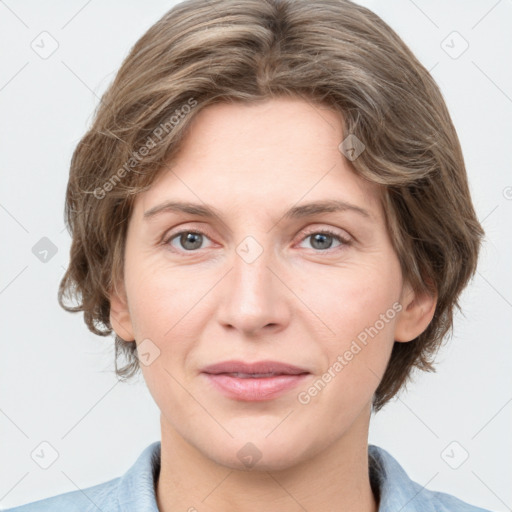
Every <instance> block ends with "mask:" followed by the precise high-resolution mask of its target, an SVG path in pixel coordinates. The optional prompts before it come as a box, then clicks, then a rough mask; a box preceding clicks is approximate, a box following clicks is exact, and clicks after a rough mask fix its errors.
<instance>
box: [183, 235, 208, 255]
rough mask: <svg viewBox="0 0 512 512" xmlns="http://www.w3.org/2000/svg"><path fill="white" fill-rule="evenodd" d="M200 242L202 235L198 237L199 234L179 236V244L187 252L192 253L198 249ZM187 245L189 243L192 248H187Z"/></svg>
mask: <svg viewBox="0 0 512 512" xmlns="http://www.w3.org/2000/svg"><path fill="white" fill-rule="evenodd" d="M202 241H203V239H202V235H200V234H199V233H183V234H182V235H181V236H180V243H181V245H182V247H183V248H185V249H187V250H188V251H192V250H194V249H198V248H199V247H201V243H202ZM188 243H191V244H192V247H190V246H189V245H188V246H187V244H188Z"/></svg>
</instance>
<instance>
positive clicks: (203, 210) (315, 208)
mask: <svg viewBox="0 0 512 512" xmlns="http://www.w3.org/2000/svg"><path fill="white" fill-rule="evenodd" d="M345 211H351V212H354V213H357V214H358V215H360V216H362V217H365V218H368V219H370V218H371V217H372V216H371V215H370V213H369V212H368V211H367V210H365V209H364V208H361V207H360V206H357V205H355V204H351V203H348V202H346V201H342V200H339V199H325V200H323V201H314V202H310V203H306V204H302V205H299V206H293V207H292V208H290V209H289V210H287V211H286V212H284V214H283V215H282V216H281V218H284V219H288V220H289V219H300V218H304V217H310V216H313V215H319V214H323V213H333V212H345ZM167 212H181V213H187V214H189V215H197V216H200V217H205V218H210V219H217V220H218V221H220V222H223V220H222V214H221V212H220V211H219V210H217V209H216V208H214V207H212V206H207V205H201V204H195V203H189V202H182V201H165V202H164V203H161V204H159V205H156V206H154V207H153V208H150V209H149V210H147V211H146V212H144V220H145V221H148V220H150V219H152V218H154V217H156V216H157V215H161V214H163V213H167Z"/></svg>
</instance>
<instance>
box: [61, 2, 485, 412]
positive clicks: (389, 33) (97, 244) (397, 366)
mask: <svg viewBox="0 0 512 512" xmlns="http://www.w3.org/2000/svg"><path fill="white" fill-rule="evenodd" d="M283 96H286V97H299V98H303V99H305V100H306V101H311V102H314V103H318V104H322V105H327V106H329V107H330V108H332V109H335V110H336V111H338V112H339V113H340V114H341V115H342V121H343V128H344V134H345V135H348V134H353V135H354V136H356V137H357V139H359V140H360V141H361V142H362V143H363V144H364V146H365V149H364V151H363V152H362V153H361V154H360V155H359V156H358V157H357V158H356V159H354V160H353V161H351V162H350V164H351V165H352V168H353V169H354V171H355V172H356V173H357V174H358V175H359V176H361V177H363V178H365V179H367V180H370V181H371V182H374V183H377V184H380V185H382V187H381V188H382V189H383V202H384V208H385V212H386V220H387V224H388V229H389V232H390V235H391V238H392V241H393V245H394V248H395V250H396V253H397V255H398V258H399V261H400V265H401V268H402V273H403V275H404V278H405V279H407V280H408V281H409V282H410V283H411V285H412V286H413V287H414V289H415V290H417V291H419V292H422V291H423V292H424V291H427V292H429V293H435V294H437V305H436V310H435V313H434V317H433V319H432V321H431V322H430V324H429V326H428V327H427V329H426V330H425V331H424V332H423V333H422V334H421V335H420V336H418V337H417V338H416V339H415V340H413V341H411V342H409V343H399V342H395V344H394V346H393V350H392V354H391V358H390V361H389V364H388V367H387V369H386V371H385V374H384V376H383V378H382V381H381V382H380V385H379V387H378V389H377V391H376V393H375V395H374V400H373V407H374V410H379V409H380V408H381V407H382V406H383V405H384V404H385V403H386V402H387V401H388V400H389V399H390V398H391V397H393V396H394V395H395V394H396V393H397V392H398V391H399V389H400V388H401V387H402V386H404V384H405V383H406V382H407V380H408V379H409V378H410V375H411V371H412V370H413V368H415V367H416V368H419V369H421V370H426V371H434V368H433V364H432V363H433V357H434V355H435V353H436V352H437V350H438V348H439V346H440V344H441V342H442V340H443V338H444V337H445V335H447V334H448V333H449V332H451V330H452V324H453V313H454V308H456V307H457V308H459V304H458V297H459V295H460V293H461V291H462V289H463V288H464V287H465V286H466V284H467V283H468V281H469V279H470V278H471V277H472V275H473V274H474V272H475V270H476V264H477V258H478V251H479V247H480V243H481V239H482V237H483V230H482V228H481V226H480V224H479V222H478V220H477V218H476V215H475V211H474V209H473V205H472V202H471V197H470V193H469V189H468V183H467V176H466V170H465V165H464V160H463V155H462V152H461V147H460V143H459V140H458V137H457V134H456V131H455V128H454V126H453V124H452V122H451V119H450V116H449V113H448V110H447V107H446V105H445V102H444V100H443V97H442V95H441V93H440V91H439V88H438V86H437V84H436V83H435V81H434V80H433V78H432V76H431V75H430V74H429V73H428V71H427V70H426V69H425V68H424V67H423V66H422V65H421V64H420V62H419V61H418V60H417V59H416V57H415V56H414V55H413V54H412V52H411V51H410V50H409V48H408V47H407V46H406V45H405V43H404V42H403V41H402V40H401V39H400V37H399V36H398V35H397V34H396V33H395V32H394V31H393V30H392V29H391V28H390V27H389V26H388V25H387V24H386V23H385V22H384V21H383V20H382V19H381V18H379V17H378V16H377V15H376V14H374V13H373V12H371V11H370V10H368V9H366V8H364V7H361V6H359V5H357V4H354V3H352V2H350V1H348V0H236V1H230V0H208V1H206V2H205V1H204V0H188V1H184V2H182V3H180V4H178V5H177V6H175V7H174V8H173V9H171V10H170V11H169V12H168V13H166V14H165V15H164V16H163V17H162V18H161V19H160V20H159V21H158V22H156V23H155V24H154V25H153V26H152V27H151V28H150V29H149V30H148V31H147V32H146V33H145V34H144V35H143V36H142V37H141V38H140V39H139V40H138V41H137V42H136V44H135V45H134V47H133V48H132V49H131V51H130V52H129V54H128V56H127V57H126V59H125V60H124V62H123V64H122V66H121V68H120V70H119V72H118V73H117V75H116V77H115V79H114V80H113V82H112V84H111V85H110V86H109V88H108V89H107V91H106V92H105V94H104V95H103V97H102V99H101V103H100V104H99V105H98V107H97V110H96V112H95V117H94V120H93V123H92V127H91V128H90V129H89V130H88V132H87V133H86V134H85V136H84V137H83V138H82V139H81V140H80V142H79V144H78V145H77V147H76V149H75V151H74V153H73V157H72V161H71V169H70V176H69V182H68V187H67V193H66V204H65V216H66V222H67V226H68V229H69V231H70V233H71V236H72V245H71V252H70V265H69V268H68V269H67V271H66V273H65V275H64V277H63V278H62V281H61V283H60V287H59V303H60V305H61V306H62V307H63V308H64V309H66V310H67V311H75V312H76V311H83V313H84V320H85V323H86V324H87V326H88V328H89V329H90V330H91V331H92V332H93V333H95V334H99V335H102V336H107V335H109V334H111V333H112V330H113V329H112V326H111V324H110V319H109V315H110V302H109V293H110V291H111V289H112V287H113V286H115V283H117V282H119V281H118V280H120V279H122V278H123V255H124V247H125V241H126V232H127V225H128V221H129V218H130V215H131V211H132V207H133V202H134V198H135V196H136V195H137V194H138V193H140V192H142V191H144V190H147V189H148V188H149V187H150V186H151V183H152V182H153V181H154V179H155V178H156V177H157V175H158V174H159V172H162V169H164V165H165V164H166V163H168V162H169V160H170V159H171V158H172V157H173V156H175V155H176V153H177V152H178V150H179V148H180V141H181V140H182V139H183V135H184V134H185V133H186V130H187V127H188V126H190V122H191V120H192V119H193V118H194V116H195V115H196V114H197V113H198V112H199V111H201V110H202V109H204V108H206V107H207V106H208V105H212V104H214V103H218V102H235V101H236V102H245V103H249V102H256V101H261V100H266V99H272V98H277V97H283ZM340 142H341V141H340ZM144 148H146V149H144ZM340 157H341V155H340ZM66 297H68V298H76V299H77V300H78V305H76V306H68V305H66V304H65V303H64V299H65V298H66ZM129 341H131V340H129ZM121 356H124V357H125V358H126V359H127V364H126V365H125V366H123V367H119V366H118V359H119V358H120V357H121ZM115 366H116V374H117V375H118V376H119V377H120V378H121V379H128V378H129V377H131V376H132V375H134V374H135V373H136V372H137V371H138V369H139V362H138V358H137V354H136V345H135V343H133V342H126V341H124V340H123V339H122V338H121V337H119V336H118V335H117V334H116V335H115Z"/></svg>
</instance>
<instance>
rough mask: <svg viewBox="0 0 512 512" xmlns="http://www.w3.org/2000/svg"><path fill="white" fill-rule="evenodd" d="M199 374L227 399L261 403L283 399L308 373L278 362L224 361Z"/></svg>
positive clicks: (204, 369) (305, 370) (208, 367)
mask: <svg viewBox="0 0 512 512" xmlns="http://www.w3.org/2000/svg"><path fill="white" fill-rule="evenodd" d="M202 374H204V375H205V377H206V378H207V379H208V381H209V382H210V383H211V384H212V385H213V387H214V388H215V389H216V390H217V391H220V392H221V393H222V394H223V395H225V396H227V397H228V398H232V399H235V400H244V401H262V400H270V399H272V398H277V397H278V396H281V395H283V394H284V393H285V392H286V391H289V390H290V389H292V388H294V387H295V386H297V385H298V384H299V383H300V382H302V381H303V380H304V378H306V377H307V376H308V375H310V372H309V371H308V370H307V369H305V368H300V367H298V366H294V365H290V364H287V363H281V362H278V361H258V362H254V363H246V362H243V361H223V362H221V363H216V364H213V365H210V366H207V367H205V368H203V370H202Z"/></svg>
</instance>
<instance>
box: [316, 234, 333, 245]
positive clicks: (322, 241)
mask: <svg viewBox="0 0 512 512" xmlns="http://www.w3.org/2000/svg"><path fill="white" fill-rule="evenodd" d="M326 239H327V242H326ZM317 242H319V246H316V247H315V244H316V243H317ZM311 244H312V246H313V247H314V248H315V249H329V248H330V247H331V245H332V236H331V235H328V234H324V233H316V234H314V235H312V241H311Z"/></svg>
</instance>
